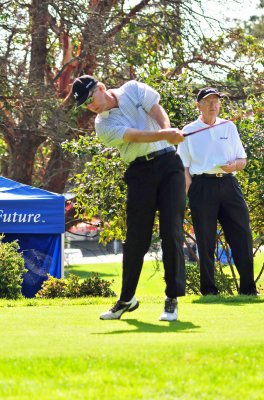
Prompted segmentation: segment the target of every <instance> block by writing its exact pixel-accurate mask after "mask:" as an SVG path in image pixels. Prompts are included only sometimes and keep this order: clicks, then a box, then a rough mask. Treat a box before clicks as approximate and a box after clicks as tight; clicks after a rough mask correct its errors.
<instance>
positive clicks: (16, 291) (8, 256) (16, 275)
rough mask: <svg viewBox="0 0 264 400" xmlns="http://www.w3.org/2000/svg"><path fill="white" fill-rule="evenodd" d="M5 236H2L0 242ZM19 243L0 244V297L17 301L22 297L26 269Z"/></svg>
mask: <svg viewBox="0 0 264 400" xmlns="http://www.w3.org/2000/svg"><path fill="white" fill-rule="evenodd" d="M2 239H3V235H2V236H0V240H2ZM18 250H19V245H18V243H17V241H14V242H10V243H8V242H7V243H3V242H1V243H0V260H1V261H0V297H1V298H7V299H17V298H19V297H21V296H22V294H21V285H22V282H23V274H24V273H25V272H26V269H25V268H24V259H23V255H22V253H20V252H19V251H18Z"/></svg>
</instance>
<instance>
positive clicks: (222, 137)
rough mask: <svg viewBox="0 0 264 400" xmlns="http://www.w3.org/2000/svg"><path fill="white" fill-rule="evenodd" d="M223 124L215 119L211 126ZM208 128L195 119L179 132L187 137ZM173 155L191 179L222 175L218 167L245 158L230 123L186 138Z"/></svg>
mask: <svg viewBox="0 0 264 400" xmlns="http://www.w3.org/2000/svg"><path fill="white" fill-rule="evenodd" d="M223 121H225V120H224V119H221V118H217V119H216V122H215V124H214V125H218V124H220V123H221V122H223ZM208 126H209V125H206V124H205V123H204V122H203V121H202V120H201V119H200V117H199V118H198V119H197V120H196V121H194V122H192V123H190V124H189V125H186V126H185V127H184V128H183V131H184V132H186V133H188V132H193V131H196V130H198V129H202V128H205V127H208ZM177 152H178V154H179V155H180V157H181V159H182V162H183V165H184V167H189V172H190V174H191V175H194V174H203V173H207V174H216V173H223V170H222V169H221V168H220V167H219V166H220V165H224V164H226V163H227V162H229V161H233V160H235V159H237V158H246V157H247V155H246V153H245V150H244V148H243V145H242V143H241V140H240V137H239V134H238V131H237V128H236V126H235V125H234V124H233V122H231V121H229V122H227V123H225V124H223V125H219V126H218V127H217V126H215V127H213V128H209V129H206V130H204V131H202V132H199V133H195V134H194V135H191V136H188V137H186V139H185V141H184V142H182V143H180V144H179V145H178V149H177Z"/></svg>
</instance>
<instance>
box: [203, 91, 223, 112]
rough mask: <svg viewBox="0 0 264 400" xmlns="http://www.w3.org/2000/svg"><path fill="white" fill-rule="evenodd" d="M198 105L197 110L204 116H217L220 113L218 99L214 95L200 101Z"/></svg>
mask: <svg viewBox="0 0 264 400" xmlns="http://www.w3.org/2000/svg"><path fill="white" fill-rule="evenodd" d="M197 104H198V108H199V110H200V111H201V113H202V114H203V115H204V116H211V117H212V116H217V115H218V114H219V111H220V105H221V102H220V99H219V97H218V96H216V95H215V94H212V95H210V96H208V97H206V98H205V99H202V100H201V101H200V102H199V103H197Z"/></svg>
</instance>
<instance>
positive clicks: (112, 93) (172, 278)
mask: <svg viewBox="0 0 264 400" xmlns="http://www.w3.org/2000/svg"><path fill="white" fill-rule="evenodd" d="M72 93H73V96H74V98H75V100H76V103H77V105H78V106H80V105H81V104H83V103H85V104H86V106H87V108H88V110H90V111H92V112H94V113H96V114H98V115H97V117H96V119H95V130H96V134H97V136H98V137H99V138H100V139H101V140H102V142H103V143H104V144H105V145H106V146H108V147H109V146H110V147H116V148H118V149H119V151H120V154H121V157H122V158H123V160H124V161H125V162H126V163H127V165H128V168H127V170H126V172H125V177H124V178H125V181H126V183H127V233H126V240H125V243H124V247H123V278H122V290H121V295H120V298H119V300H118V301H117V302H116V304H115V305H114V307H113V308H111V309H110V310H109V311H107V312H105V313H103V314H102V315H101V316H100V318H101V319H105V320H106V319H119V318H120V317H121V315H122V314H123V313H124V312H126V311H128V312H131V311H133V310H135V309H136V308H137V307H138V305H139V302H138V300H137V299H136V297H135V292H136V288H137V284H138V280H139V277H140V273H141V269H142V265H143V261H144V255H145V254H146V253H147V251H148V249H149V246H150V243H151V237H152V229H153V224H154V217H155V213H156V211H157V210H158V211H159V222H160V237H161V246H162V253H163V263H164V270H165V283H166V290H165V294H166V298H165V307H164V311H163V313H162V315H161V317H160V319H161V320H165V321H173V320H176V319H177V298H178V297H179V296H184V295H185V266H184V254H183V214H184V209H185V179H184V168H183V164H182V161H181V159H180V157H179V156H178V155H177V154H176V151H175V147H174V146H173V145H174V144H178V143H180V142H182V141H183V140H184V137H183V135H182V133H181V131H179V130H178V129H176V128H170V121H169V118H168V115H167V114H166V112H165V110H164V109H163V108H162V106H161V105H160V104H159V100H160V96H159V94H158V93H157V92H156V91H155V90H154V89H152V88H151V87H150V86H148V85H146V84H144V83H139V82H137V81H129V82H127V83H125V84H124V85H123V86H121V87H120V88H118V89H108V90H107V89H106V87H105V85H104V84H103V83H102V82H98V81H96V79H94V78H93V77H91V76H89V75H84V76H81V77H79V78H77V79H76V80H75V81H74V83H73V87H72Z"/></svg>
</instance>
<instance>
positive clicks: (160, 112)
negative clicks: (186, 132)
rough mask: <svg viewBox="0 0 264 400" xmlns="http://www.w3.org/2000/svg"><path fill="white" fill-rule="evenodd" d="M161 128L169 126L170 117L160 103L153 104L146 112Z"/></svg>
mask: <svg viewBox="0 0 264 400" xmlns="http://www.w3.org/2000/svg"><path fill="white" fill-rule="evenodd" d="M148 114H149V115H150V117H151V118H153V119H154V120H155V121H156V122H157V123H158V124H159V126H160V127H161V128H162V129H166V128H170V127H171V124H170V119H169V117H168V114H167V113H166V111H165V110H164V108H163V107H162V106H161V105H160V104H158V103H157V104H154V106H153V107H152V108H151V110H150V111H149V113H148Z"/></svg>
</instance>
